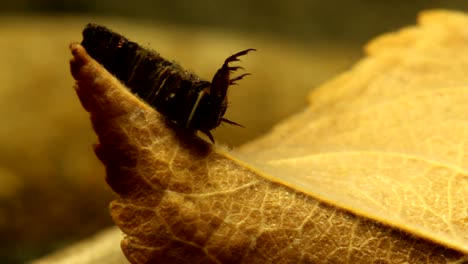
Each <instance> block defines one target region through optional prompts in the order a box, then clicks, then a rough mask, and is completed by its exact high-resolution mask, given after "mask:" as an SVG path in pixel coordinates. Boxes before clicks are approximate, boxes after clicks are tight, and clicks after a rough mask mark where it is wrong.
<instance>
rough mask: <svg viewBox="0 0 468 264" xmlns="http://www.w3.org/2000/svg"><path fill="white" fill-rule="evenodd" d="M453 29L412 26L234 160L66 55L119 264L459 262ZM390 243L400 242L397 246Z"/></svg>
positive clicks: (459, 95) (460, 176)
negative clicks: (100, 175) (103, 172)
mask: <svg viewBox="0 0 468 264" xmlns="http://www.w3.org/2000/svg"><path fill="white" fill-rule="evenodd" d="M467 23H468V18H467V17H466V16H465V15H463V14H458V13H450V12H444V11H432V12H426V13H424V14H423V15H422V16H421V18H420V25H419V26H417V27H411V28H408V29H403V30H402V31H400V32H398V33H394V34H389V35H385V36H383V37H381V38H379V39H377V40H375V41H373V42H371V43H370V44H369V45H368V46H367V47H366V48H367V53H368V57H367V58H365V59H363V60H362V61H361V62H360V63H358V64H357V65H356V66H355V67H354V68H353V69H351V70H350V71H348V72H346V73H344V74H343V75H341V76H339V77H337V78H336V79H334V80H331V81H330V82H328V83H326V84H324V85H323V86H322V87H319V88H318V89H317V90H315V91H314V92H312V94H311V96H310V101H311V104H310V107H308V108H307V109H304V111H303V112H301V113H298V114H297V115H295V116H293V117H292V118H290V119H289V120H286V121H285V122H283V123H282V124H279V125H278V126H277V127H276V128H275V129H274V130H273V131H272V132H271V133H270V134H268V135H266V136H264V137H263V138H260V139H258V140H256V141H255V142H252V143H250V144H248V145H245V146H244V147H243V148H241V149H239V150H237V151H236V152H228V151H226V150H225V149H224V148H222V147H219V146H214V147H212V146H211V145H210V144H208V143H206V142H205V141H203V140H201V139H199V138H196V137H193V136H191V135H187V134H184V133H183V132H181V131H176V130H175V129H173V128H171V127H170V126H168V124H167V123H166V122H165V121H164V119H163V118H162V117H161V116H160V115H159V114H158V113H157V112H156V111H154V110H153V109H152V108H150V107H149V106H148V105H146V104H144V103H143V102H142V101H141V100H139V99H138V98H137V97H135V96H134V95H132V94H131V93H130V92H129V91H128V90H127V89H126V88H125V87H123V86H122V84H121V83H120V82H119V81H118V80H116V79H115V78H114V77H113V76H112V75H110V74H109V73H108V72H107V71H106V70H105V69H104V68H102V67H101V66H100V65H99V64H98V63H96V62H95V61H94V60H93V59H92V58H90V57H89V56H88V55H87V54H86V52H85V51H84V49H83V48H82V47H81V46H80V45H79V44H72V45H71V50H72V53H73V59H72V61H71V71H72V74H73V76H74V78H75V79H76V80H77V86H76V90H77V93H78V96H79V98H80V100H81V102H82V105H83V107H84V108H85V109H86V110H87V111H88V112H89V113H90V115H91V121H92V124H93V127H94V129H95V131H96V133H97V135H98V138H99V143H98V144H97V145H96V147H95V151H96V154H97V156H98V157H99V159H100V160H101V161H102V162H103V163H104V164H105V166H106V169H107V182H108V183H109V185H110V186H111V187H112V188H113V190H114V191H115V192H117V193H118V194H119V195H120V198H119V199H117V200H115V201H114V202H113V203H112V204H111V207H110V210H111V214H112V217H113V219H114V221H115V222H116V224H117V225H118V226H119V227H120V228H121V229H122V231H123V232H124V233H125V234H126V237H125V238H124V239H123V241H122V244H121V246H122V249H123V252H124V254H125V255H126V256H127V258H128V259H129V260H130V261H131V262H132V263H155V262H157V263H301V262H302V263H448V262H453V261H461V259H463V255H464V253H465V254H468V223H467V222H468V211H467V208H468V206H467V203H468V201H467V191H468V178H467V174H466V167H465V164H466V163H465V159H466V156H465V154H464V153H465V152H466V151H465V149H466V146H467V145H466V138H467V135H468V131H467V127H466V124H467V122H466V121H467V120H468V108H467V107H466V103H465V101H466V99H467V98H468V82H467V81H468V75H467V74H466V69H468V67H467V66H468V52H467V50H468V31H467V30H466V29H465V28H466V27H465V25H466V24H467ZM400 230H403V231H400Z"/></svg>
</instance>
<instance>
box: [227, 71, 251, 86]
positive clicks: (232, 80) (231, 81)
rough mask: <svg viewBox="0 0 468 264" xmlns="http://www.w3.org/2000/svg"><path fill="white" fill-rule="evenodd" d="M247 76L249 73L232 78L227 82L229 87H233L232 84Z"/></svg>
mask: <svg viewBox="0 0 468 264" xmlns="http://www.w3.org/2000/svg"><path fill="white" fill-rule="evenodd" d="M247 75H251V74H250V73H244V74H242V75H239V76H237V77H234V78H232V79H230V80H229V85H233V84H236V83H235V82H236V81H238V80H241V79H242V78H244V77H245V76H247Z"/></svg>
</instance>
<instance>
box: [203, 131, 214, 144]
mask: <svg viewBox="0 0 468 264" xmlns="http://www.w3.org/2000/svg"><path fill="white" fill-rule="evenodd" d="M200 132H202V133H203V134H205V135H206V136H207V137H208V138H209V139H210V141H211V142H213V144H214V143H215V141H214V138H213V135H211V133H210V131H209V130H200Z"/></svg>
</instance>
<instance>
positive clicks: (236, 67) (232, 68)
mask: <svg viewBox="0 0 468 264" xmlns="http://www.w3.org/2000/svg"><path fill="white" fill-rule="evenodd" d="M239 69H242V70H244V68H243V67H241V66H233V67H228V70H229V71H230V72H233V71H236V70H239Z"/></svg>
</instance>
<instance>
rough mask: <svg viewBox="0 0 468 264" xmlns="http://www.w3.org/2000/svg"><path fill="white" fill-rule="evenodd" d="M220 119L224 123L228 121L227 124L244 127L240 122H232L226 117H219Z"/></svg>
mask: <svg viewBox="0 0 468 264" xmlns="http://www.w3.org/2000/svg"><path fill="white" fill-rule="evenodd" d="M221 121H222V122H225V123H228V124H231V125H235V126H240V127H244V128H245V126H243V125H241V124H237V123H236V122H233V121H231V120H228V119H226V118H221Z"/></svg>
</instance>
